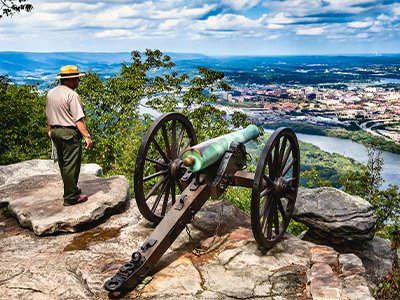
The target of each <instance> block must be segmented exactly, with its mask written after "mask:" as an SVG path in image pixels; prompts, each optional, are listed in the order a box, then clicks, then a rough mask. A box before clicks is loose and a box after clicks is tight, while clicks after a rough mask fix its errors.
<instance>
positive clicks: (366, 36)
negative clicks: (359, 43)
mask: <svg viewBox="0 0 400 300" xmlns="http://www.w3.org/2000/svg"><path fill="white" fill-rule="evenodd" d="M356 38H358V39H362V40H364V39H368V38H369V34H368V33H366V32H361V33H357V34H356Z"/></svg>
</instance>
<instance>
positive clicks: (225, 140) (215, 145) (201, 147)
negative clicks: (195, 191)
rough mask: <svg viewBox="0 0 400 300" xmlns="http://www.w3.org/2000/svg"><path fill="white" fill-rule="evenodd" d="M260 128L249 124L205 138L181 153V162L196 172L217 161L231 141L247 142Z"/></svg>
mask: <svg viewBox="0 0 400 300" xmlns="http://www.w3.org/2000/svg"><path fill="white" fill-rule="evenodd" d="M259 134H260V130H259V129H258V127H257V126H256V125H249V126H247V127H246V128H244V129H242V130H238V131H235V132H232V133H228V134H226V135H223V136H220V137H217V138H214V139H211V140H207V141H205V142H202V143H200V144H197V145H195V146H193V147H191V148H189V149H187V150H186V151H185V152H184V153H183V155H182V160H183V164H184V165H185V166H186V167H187V168H188V169H189V170H190V171H191V172H198V171H200V170H203V169H204V168H207V167H208V166H210V165H212V164H213V163H215V162H216V161H218V160H219V159H220V158H221V157H222V156H223V155H224V154H225V152H226V151H227V150H229V147H230V146H231V144H232V143H234V142H236V143H247V142H248V141H250V140H254V139H256V138H257V137H258V136H259Z"/></svg>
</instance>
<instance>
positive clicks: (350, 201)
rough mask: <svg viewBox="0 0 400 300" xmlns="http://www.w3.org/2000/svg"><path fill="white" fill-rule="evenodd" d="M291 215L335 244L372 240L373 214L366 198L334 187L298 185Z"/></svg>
mask: <svg viewBox="0 0 400 300" xmlns="http://www.w3.org/2000/svg"><path fill="white" fill-rule="evenodd" d="M293 218H294V219H295V220H296V221H299V222H301V223H304V224H306V225H307V226H308V227H309V229H310V233H309V234H311V235H314V236H315V237H317V238H322V239H325V240H326V241H328V242H329V243H331V244H334V245H340V244H344V243H348V242H360V241H365V240H371V239H372V238H373V237H374V225H375V222H376V218H375V216H374V212H373V208H372V206H371V204H369V203H368V202H367V201H366V200H364V199H362V198H360V197H358V196H351V195H348V194H346V193H344V192H342V191H340V190H338V189H335V188H318V189H300V190H299V194H298V197H297V200H296V207H295V210H294V215H293Z"/></svg>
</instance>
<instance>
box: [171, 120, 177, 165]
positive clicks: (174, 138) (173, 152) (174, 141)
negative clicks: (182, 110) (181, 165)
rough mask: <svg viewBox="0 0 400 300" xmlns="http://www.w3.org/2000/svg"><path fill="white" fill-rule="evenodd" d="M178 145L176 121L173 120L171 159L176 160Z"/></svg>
mask: <svg viewBox="0 0 400 300" xmlns="http://www.w3.org/2000/svg"><path fill="white" fill-rule="evenodd" d="M177 148H178V145H177V144H176V120H172V129H171V155H172V156H171V158H172V159H175V158H176V155H177V154H178V153H177V151H176V149H177Z"/></svg>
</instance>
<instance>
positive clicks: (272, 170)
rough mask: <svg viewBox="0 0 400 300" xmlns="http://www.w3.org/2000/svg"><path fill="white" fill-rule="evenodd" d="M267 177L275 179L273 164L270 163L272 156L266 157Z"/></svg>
mask: <svg viewBox="0 0 400 300" xmlns="http://www.w3.org/2000/svg"><path fill="white" fill-rule="evenodd" d="M268 171H269V172H268V175H269V176H268V177H269V179H270V180H271V181H273V180H274V179H275V173H274V165H273V163H272V157H271V156H270V157H268Z"/></svg>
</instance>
